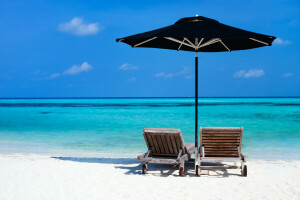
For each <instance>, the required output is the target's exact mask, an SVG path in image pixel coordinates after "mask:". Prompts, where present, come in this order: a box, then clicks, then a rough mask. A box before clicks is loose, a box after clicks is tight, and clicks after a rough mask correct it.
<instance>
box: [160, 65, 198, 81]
mask: <svg viewBox="0 0 300 200" xmlns="http://www.w3.org/2000/svg"><path fill="white" fill-rule="evenodd" d="M191 71H192V68H190V67H184V68H183V70H181V71H179V72H175V73H165V72H159V73H157V74H155V77H161V78H172V77H174V76H184V77H185V78H186V79H190V78H192V77H193V75H191V74H189V73H190V72H191Z"/></svg>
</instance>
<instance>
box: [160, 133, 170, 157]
mask: <svg viewBox="0 0 300 200" xmlns="http://www.w3.org/2000/svg"><path fill="white" fill-rule="evenodd" d="M160 137H161V142H162V145H163V147H164V149H165V153H170V151H169V147H168V144H167V141H166V139H165V134H164V135H161V136H160Z"/></svg>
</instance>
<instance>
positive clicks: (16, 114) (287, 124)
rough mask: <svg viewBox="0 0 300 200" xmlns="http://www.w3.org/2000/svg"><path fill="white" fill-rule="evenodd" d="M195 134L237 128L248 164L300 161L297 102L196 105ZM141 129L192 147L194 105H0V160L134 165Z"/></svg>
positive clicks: (153, 101)
mask: <svg viewBox="0 0 300 200" xmlns="http://www.w3.org/2000/svg"><path fill="white" fill-rule="evenodd" d="M199 126H203V127H206V126H233V127H241V126H243V127H244V135H243V146H242V152H243V153H244V154H245V155H246V156H247V157H248V158H249V159H288V160H295V159H297V160H299V159H300V98H200V99H199ZM146 127H148V128H149V127H164V128H179V129H181V131H182V133H183V137H184V140H185V142H194V99H193V98H136V99H0V153H22V154H46V155H52V156H77V157H135V156H136V155H138V154H140V153H143V152H145V151H146V145H145V142H144V138H143V135H142V130H143V128H146Z"/></svg>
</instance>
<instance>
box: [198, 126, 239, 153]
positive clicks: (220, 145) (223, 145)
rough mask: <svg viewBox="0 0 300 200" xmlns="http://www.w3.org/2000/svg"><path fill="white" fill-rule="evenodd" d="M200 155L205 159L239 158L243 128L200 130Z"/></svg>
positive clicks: (209, 128) (207, 128)
mask: <svg viewBox="0 0 300 200" xmlns="http://www.w3.org/2000/svg"><path fill="white" fill-rule="evenodd" d="M200 134H201V135H200V155H201V156H203V147H204V156H205V157H239V156H240V152H241V144H242V136H243V127H242V128H234V127H205V128H200Z"/></svg>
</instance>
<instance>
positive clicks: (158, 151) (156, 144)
mask: <svg viewBox="0 0 300 200" xmlns="http://www.w3.org/2000/svg"><path fill="white" fill-rule="evenodd" d="M149 136H150V137H151V138H152V141H153V144H154V146H155V150H156V151H155V152H153V153H160V149H159V146H158V143H157V140H156V138H155V135H150V134H149Z"/></svg>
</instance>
